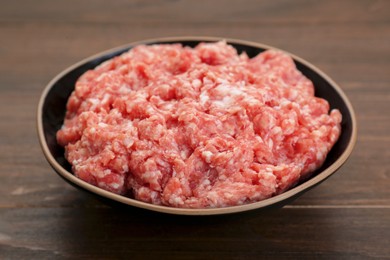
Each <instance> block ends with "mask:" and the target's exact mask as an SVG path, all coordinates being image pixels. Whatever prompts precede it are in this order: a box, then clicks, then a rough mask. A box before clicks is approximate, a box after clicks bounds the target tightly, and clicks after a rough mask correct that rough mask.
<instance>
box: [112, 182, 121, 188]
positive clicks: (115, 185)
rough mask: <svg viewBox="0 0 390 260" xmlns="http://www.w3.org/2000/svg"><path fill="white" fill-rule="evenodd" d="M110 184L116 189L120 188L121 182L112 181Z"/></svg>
mask: <svg viewBox="0 0 390 260" xmlns="http://www.w3.org/2000/svg"><path fill="white" fill-rule="evenodd" d="M110 186H111V187H112V188H114V189H118V188H119V183H115V182H113V183H110Z"/></svg>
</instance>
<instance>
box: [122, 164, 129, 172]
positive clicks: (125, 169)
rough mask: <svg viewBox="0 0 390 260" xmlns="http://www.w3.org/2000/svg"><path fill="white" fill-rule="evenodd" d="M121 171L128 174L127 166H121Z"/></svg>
mask: <svg viewBox="0 0 390 260" xmlns="http://www.w3.org/2000/svg"><path fill="white" fill-rule="evenodd" d="M122 170H123V172H128V171H129V166H128V165H127V164H124V165H123V166H122Z"/></svg>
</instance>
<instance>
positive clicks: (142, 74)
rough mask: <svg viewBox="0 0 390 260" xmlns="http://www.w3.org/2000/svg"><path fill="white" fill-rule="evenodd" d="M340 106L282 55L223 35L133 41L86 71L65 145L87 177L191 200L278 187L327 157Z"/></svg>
mask: <svg viewBox="0 0 390 260" xmlns="http://www.w3.org/2000/svg"><path fill="white" fill-rule="evenodd" d="M341 118H342V116H341V114H340V112H339V111H338V110H332V111H330V112H329V104H328V102H327V101H326V100H324V99H321V98H318V97H315V96H314V88H313V84H312V82H311V81H310V80H309V79H307V78H306V77H305V76H303V75H302V73H301V72H299V71H298V70H297V69H296V67H295V64H294V62H293V60H292V59H291V57H290V56H288V55H287V54H285V53H283V52H280V51H275V50H268V51H265V52H262V53H260V54H259V55H257V56H256V57H254V58H248V56H247V55H246V54H245V53H243V54H240V55H238V54H237V52H236V50H235V49H234V48H233V47H232V46H230V45H227V44H226V43H225V42H223V41H222V42H218V43H200V44H199V45H198V46H196V47H195V48H190V47H183V46H181V45H180V44H165V45H151V46H143V45H142V46H137V47H135V48H133V49H131V50H130V51H128V52H126V53H124V54H122V55H120V56H118V57H115V58H113V59H111V60H109V61H106V62H104V63H103V64H101V65H100V66H98V67H96V68H95V69H93V70H90V71H87V72H86V73H85V74H83V75H82V76H81V77H80V79H79V80H78V81H77V82H76V86H75V90H74V92H73V93H72V94H71V96H70V98H69V101H68V103H67V113H66V118H65V122H64V125H63V127H62V128H61V129H60V130H59V131H58V133H57V140H58V142H59V144H61V145H62V146H64V147H65V153H66V154H65V156H66V158H67V160H68V161H69V162H70V163H71V165H72V168H73V172H74V174H75V175H76V176H78V177H79V178H81V179H83V180H84V181H86V182H88V183H91V184H93V185H96V186H98V187H101V188H103V189H105V190H108V191H111V192H114V193H117V194H122V195H125V196H130V197H133V198H135V199H138V200H141V201H145V202H149V203H154V204H161V205H167V206H172V207H185V208H210V207H225V206H234V205H241V204H245V203H250V202H255V201H259V200H263V199H266V198H269V197H271V196H274V195H277V194H280V193H282V192H284V191H286V190H287V189H289V188H291V187H292V186H294V185H295V184H297V183H298V182H299V181H300V180H302V179H303V178H307V177H308V176H309V175H310V173H312V172H313V171H314V170H315V169H317V168H318V167H320V166H321V164H322V163H323V162H324V160H325V157H326V155H327V153H328V152H329V150H330V149H331V147H332V146H333V144H334V143H335V142H336V141H337V139H338V137H339V135H340V122H341Z"/></svg>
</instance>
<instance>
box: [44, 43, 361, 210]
mask: <svg viewBox="0 0 390 260" xmlns="http://www.w3.org/2000/svg"><path fill="white" fill-rule="evenodd" d="M219 40H222V39H221V38H213V37H175V38H160V39H152V40H146V41H140V42H134V43H130V44H128V45H125V46H121V47H118V48H114V49H111V50H108V51H104V52H102V53H99V54H97V55H94V56H92V57H89V58H87V59H85V60H82V61H80V62H78V63H76V64H74V65H72V66H70V67H69V68H67V69H65V70H64V71H62V72H61V73H60V74H58V75H57V76H56V77H55V78H54V79H53V80H51V81H50V82H49V84H48V85H47V86H46V87H45V89H44V90H43V93H42V95H41V98H40V100H39V104H38V111H37V128H38V136H39V141H40V144H41V147H42V150H43V153H44V155H45V157H46V159H47V161H48V162H49V163H50V165H51V166H52V167H53V169H54V170H55V172H56V173H57V174H58V175H59V176H60V177H62V178H63V179H64V180H66V181H67V182H69V183H70V184H72V185H73V186H75V187H77V188H79V189H82V190H85V191H87V192H89V193H92V194H94V195H97V196H99V197H101V198H103V199H104V200H106V201H107V200H108V201H113V202H114V203H116V204H118V203H119V204H124V205H128V206H134V207H139V208H143V209H147V210H152V211H157V212H163V213H170V214H178V215H217V214H229V213H237V212H243V211H249V210H264V209H267V208H272V207H282V206H284V205H286V204H287V203H290V202H291V201H293V200H294V199H296V198H297V197H298V196H300V195H302V194H303V193H304V192H306V191H308V190H309V189H311V188H313V187H315V186H316V185H318V184H320V183H321V182H323V181H324V180H326V179H327V178H328V177H329V176H331V175H332V174H333V173H335V172H336V171H337V170H338V169H339V168H340V167H341V166H342V165H343V164H344V163H345V161H346V160H347V159H348V157H349V156H350V154H351V152H352V150H353V147H354V145H355V142H356V136H357V129H356V118H355V114H354V111H353V108H352V105H351V103H350V102H349V100H348V98H347V97H346V95H345V94H344V92H343V91H342V89H341V88H340V87H339V86H338V85H337V84H336V83H335V82H334V81H333V80H332V79H331V78H329V77H328V76H327V75H326V74H325V73H323V72H322V71H321V70H319V69H318V68H316V67H315V66H313V65H312V64H310V63H309V62H307V61H305V60H304V59H302V58H299V57H297V56H295V55H293V54H290V53H289V55H291V57H292V58H293V59H294V62H295V64H296V66H297V68H298V70H300V71H301V72H302V73H303V74H304V75H305V76H306V77H307V78H309V79H310V80H311V81H313V83H314V86H315V93H316V96H318V97H322V98H324V99H326V100H327V101H328V102H329V104H330V107H331V108H337V109H339V110H340V112H341V113H342V115H343V120H342V123H341V127H342V132H341V135H340V137H339V140H338V141H337V143H336V144H335V145H334V147H333V148H332V149H331V151H330V152H329V154H328V156H327V158H326V160H325V162H324V164H323V165H322V167H321V168H319V169H318V170H316V171H315V172H314V173H313V174H312V176H311V177H310V178H309V179H307V180H305V181H303V182H301V183H299V184H298V185H296V186H295V187H294V188H292V189H290V190H288V191H286V192H284V193H282V194H280V195H277V196H274V197H271V198H269V199H265V200H262V201H259V202H254V203H250V204H245V205H240V206H232V207H225V208H208V209H187V208H185V209H183V208H173V207H168V206H160V205H153V204H149V203H145V202H142V201H138V200H135V199H132V198H128V197H124V196H121V195H117V194H114V193H111V192H109V191H106V190H103V189H101V188H98V187H96V186H93V185H91V184H89V183H87V182H85V181H83V180H81V179H79V178H77V177H76V176H75V175H73V173H72V171H71V166H70V165H69V163H68V162H67V161H66V159H65V157H64V149H63V147H61V146H60V145H58V144H57V141H56V132H57V131H58V129H60V127H61V126H62V123H63V120H64V116H65V106H66V103H67V99H68V97H69V96H70V94H71V92H72V91H73V90H74V85H75V82H76V80H77V79H78V78H79V76H80V75H82V74H83V73H84V72H85V71H87V70H89V69H93V68H94V67H96V66H97V65H99V64H100V63H102V62H104V61H106V60H108V59H111V58H113V57H114V56H118V55H120V54H122V53H124V52H126V51H128V50H129V49H131V48H133V47H134V46H137V45H140V44H156V43H157V44H162V43H181V44H183V45H185V46H191V47H194V46H196V45H197V44H198V43H200V42H215V41H219ZM223 40H225V41H226V42H227V43H228V44H231V45H232V46H233V47H234V48H236V49H237V51H238V53H241V52H246V53H247V55H248V56H249V57H253V56H255V55H257V54H258V53H260V52H262V51H264V50H267V49H276V48H274V47H271V46H267V45H264V44H260V43H254V42H248V41H243V40H235V39H223Z"/></svg>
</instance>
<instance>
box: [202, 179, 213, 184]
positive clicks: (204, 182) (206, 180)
mask: <svg viewBox="0 0 390 260" xmlns="http://www.w3.org/2000/svg"><path fill="white" fill-rule="evenodd" d="M210 184H211V182H210V181H209V180H208V179H205V180H204V181H203V185H204V186H208V185H210Z"/></svg>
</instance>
